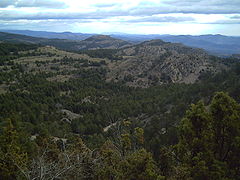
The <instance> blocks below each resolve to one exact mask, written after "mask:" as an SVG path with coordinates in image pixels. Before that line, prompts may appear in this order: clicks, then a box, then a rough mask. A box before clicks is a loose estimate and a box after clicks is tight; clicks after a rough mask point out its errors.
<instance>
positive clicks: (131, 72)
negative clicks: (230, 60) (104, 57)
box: [108, 40, 220, 87]
mask: <svg viewBox="0 0 240 180" xmlns="http://www.w3.org/2000/svg"><path fill="white" fill-rule="evenodd" d="M118 54H119V55H121V56H123V57H124V59H123V60H122V61H121V62H116V63H115V64H112V65H110V66H109V68H110V72H109V73H108V80H113V81H119V80H124V81H127V84H128V85H130V86H140V87H148V86H151V85H155V84H162V83H168V82H179V83H180V82H184V83H193V82H195V81H196V80H197V79H198V77H199V76H200V74H201V73H202V72H205V71H218V70H219V69H220V65H217V63H214V62H213V61H211V56H209V55H208V54H207V53H205V51H203V50H201V49H196V48H190V47H186V46H183V45H182V44H173V43H166V42H164V41H162V40H151V41H146V42H143V43H141V44H139V45H135V46H131V47H128V48H124V49H122V50H121V51H119V52H118Z"/></svg>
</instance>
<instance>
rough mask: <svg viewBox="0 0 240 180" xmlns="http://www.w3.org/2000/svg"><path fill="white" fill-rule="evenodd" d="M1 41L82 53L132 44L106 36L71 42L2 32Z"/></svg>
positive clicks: (95, 36) (0, 34)
mask: <svg viewBox="0 0 240 180" xmlns="http://www.w3.org/2000/svg"><path fill="white" fill-rule="evenodd" d="M0 41H7V42H13V43H28V44H42V45H50V46H55V47H57V48H60V49H63V50H70V51H80V50H93V49H100V48H101V49H118V48H123V47H127V46H130V45H131V43H130V42H127V41H124V40H121V39H116V38H112V37H110V36H106V35H94V36H91V37H88V38H87V39H84V40H81V41H80V40H69V39H47V38H40V37H32V36H26V35H20V34H11V33H6V32H0Z"/></svg>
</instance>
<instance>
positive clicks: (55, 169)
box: [0, 92, 240, 180]
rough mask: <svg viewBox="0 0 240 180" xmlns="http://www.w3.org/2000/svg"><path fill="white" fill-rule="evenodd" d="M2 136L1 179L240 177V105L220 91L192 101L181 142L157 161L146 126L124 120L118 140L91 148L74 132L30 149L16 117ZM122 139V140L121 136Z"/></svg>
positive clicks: (37, 142)
mask: <svg viewBox="0 0 240 180" xmlns="http://www.w3.org/2000/svg"><path fill="white" fill-rule="evenodd" d="M8 124H9V125H8V126H7V127H6V128H5V129H4V131H3V133H2V135H1V141H0V154H1V159H0V163H1V168H0V177H1V179H2V178H3V179H31V180H33V179H40V180H45V179H79V180H80V179H99V180H105V179H117V180H118V179H119V180H120V179H126V180H134V179H139V180H155V179H194V180H195V179H196V180H198V179H199V180H202V179H209V180H212V179H229V180H230V179H232V180H233V179H238V178H239V177H240V169H239V167H240V164H239V161H238V160H239V154H240V141H239V140H240V104H238V103H237V102H236V101H235V100H234V99H232V98H231V97H230V96H228V95H227V94H226V93H223V92H219V93H216V95H215V96H214V97H213V99H212V101H211V102H210V104H209V105H207V106H205V105H204V103H203V102H202V101H199V102H198V103H197V104H192V105H191V107H190V109H189V110H188V111H187V112H186V115H185V117H184V118H183V119H182V121H181V123H180V125H179V127H178V134H179V142H178V143H177V144H176V145H174V146H168V147H166V149H165V150H163V149H162V150H161V154H159V156H161V160H162V161H160V162H156V161H155V160H154V159H153V156H152V154H151V153H150V152H147V150H146V149H145V148H144V147H143V146H144V131H143V129H142V128H140V127H136V128H135V129H134V131H132V130H131V127H130V126H131V122H129V121H123V122H122V123H120V124H119V127H120V128H119V130H118V132H116V134H118V135H117V138H116V139H115V140H107V141H106V142H105V143H103V144H102V145H101V146H100V147H99V148H98V149H90V148H88V147H87V146H86V145H85V144H84V142H83V141H82V139H81V138H80V137H78V136H76V135H72V136H69V137H67V140H65V139H54V138H51V137H49V136H37V138H36V139H35V140H32V141H29V142H30V143H31V144H32V146H34V147H35V148H34V149H35V150H33V151H30V152H29V151H28V152H27V151H26V150H25V151H24V149H26V143H24V144H19V139H20V134H19V133H20V132H17V131H16V130H15V129H14V128H13V126H12V124H11V122H9V123H8ZM117 140H118V141H117Z"/></svg>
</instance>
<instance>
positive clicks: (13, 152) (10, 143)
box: [0, 119, 27, 180]
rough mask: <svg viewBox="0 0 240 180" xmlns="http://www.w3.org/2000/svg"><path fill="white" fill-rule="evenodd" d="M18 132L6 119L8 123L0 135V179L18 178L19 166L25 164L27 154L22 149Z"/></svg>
mask: <svg viewBox="0 0 240 180" xmlns="http://www.w3.org/2000/svg"><path fill="white" fill-rule="evenodd" d="M19 139H20V137H19V134H18V132H17V131H16V130H15V129H14V127H13V125H12V122H11V120H10V119H8V125H7V127H5V128H4V130H3V134H2V135H1V136H0V179H7V180H8V179H9V180H12V179H14V180H15V179H18V177H19V176H20V175H19V171H20V169H19V167H25V166H26V164H27V154H26V153H24V152H23V151H22V147H21V145H20V143H19Z"/></svg>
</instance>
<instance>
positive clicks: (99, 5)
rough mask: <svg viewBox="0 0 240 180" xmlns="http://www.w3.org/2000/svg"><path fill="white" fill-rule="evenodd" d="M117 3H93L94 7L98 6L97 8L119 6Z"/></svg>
mask: <svg viewBox="0 0 240 180" xmlns="http://www.w3.org/2000/svg"><path fill="white" fill-rule="evenodd" d="M119 5H120V4H119V3H104V4H100V3H98V4H95V5H94V7H98V8H108V7H114V6H119Z"/></svg>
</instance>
